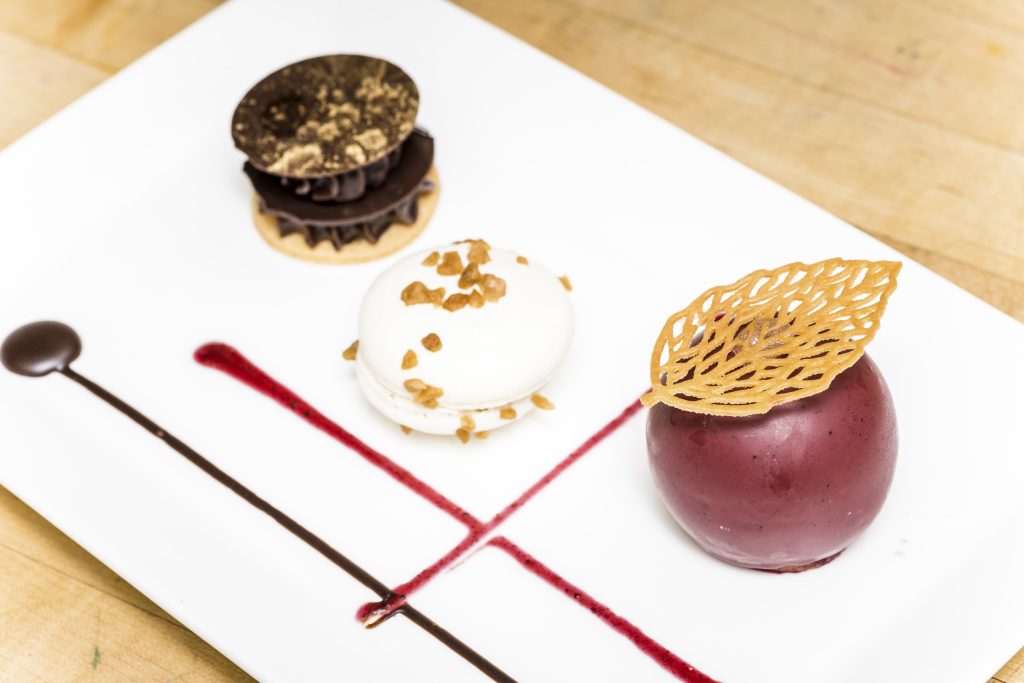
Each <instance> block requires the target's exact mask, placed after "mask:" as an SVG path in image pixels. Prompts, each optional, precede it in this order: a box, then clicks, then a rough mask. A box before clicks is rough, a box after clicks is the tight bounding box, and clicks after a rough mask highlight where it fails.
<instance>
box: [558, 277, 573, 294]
mask: <svg viewBox="0 0 1024 683" xmlns="http://www.w3.org/2000/svg"><path fill="white" fill-rule="evenodd" d="M558 281H559V282H561V283H562V286H563V287H565V290H566V291H567V292H571V291H572V283H571V282H569V276H568V275H563V276H562V277H560V278H558Z"/></svg>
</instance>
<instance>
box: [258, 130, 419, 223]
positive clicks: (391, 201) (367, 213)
mask: <svg viewBox="0 0 1024 683" xmlns="http://www.w3.org/2000/svg"><path fill="white" fill-rule="evenodd" d="M433 162H434V139H433V138H432V137H430V136H429V135H427V134H426V133H425V132H423V131H421V130H416V131H415V132H414V133H413V134H412V135H410V136H409V139H408V140H407V141H406V142H405V145H404V146H403V147H402V156H401V158H400V160H399V162H398V165H397V166H395V168H394V169H392V170H391V172H390V173H388V174H387V176H386V177H385V178H384V182H383V183H381V184H380V185H379V186H378V187H376V188H374V189H372V190H369V191H367V192H366V193H365V194H364V195H363V196H362V197H360V198H359V199H356V200H355V201H351V202H342V203H334V202H314V201H312V200H310V199H307V198H305V197H300V196H297V195H296V194H295V193H294V192H293V191H292V190H291V188H289V187H286V186H285V185H283V184H282V182H281V179H280V178H278V177H276V176H274V175H271V174H269V173H264V172H262V171H260V170H258V169H256V168H253V166H252V165H251V164H246V165H245V173H246V175H248V176H249V179H250V180H251V181H252V186H253V189H254V190H255V191H256V194H258V195H259V196H260V198H261V199H262V200H263V204H264V206H265V207H266V211H267V212H268V213H270V214H273V215H275V216H277V217H279V218H285V219H287V220H288V221H290V222H293V223H302V224H306V225H310V226H324V227H337V226H340V225H344V224H353V223H359V222H363V221H367V220H369V219H373V218H377V217H380V216H383V215H384V214H387V213H388V212H390V211H392V210H393V209H395V207H396V206H397V205H399V204H401V203H402V202H403V201H404V200H407V199H409V198H410V197H412V196H413V195H414V194H416V193H417V192H419V191H420V189H421V186H422V183H423V179H424V178H426V176H427V173H428V172H429V171H430V166H431V164H433Z"/></svg>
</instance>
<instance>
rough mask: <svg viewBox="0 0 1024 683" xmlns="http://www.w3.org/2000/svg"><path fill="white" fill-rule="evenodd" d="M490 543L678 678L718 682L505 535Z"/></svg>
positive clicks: (708, 682) (693, 681)
mask: <svg viewBox="0 0 1024 683" xmlns="http://www.w3.org/2000/svg"><path fill="white" fill-rule="evenodd" d="M488 545H492V546H494V547H495V548H500V549H501V550H504V551H505V552H506V553H508V554H509V555H511V556H512V557H513V559H515V561H516V562H518V563H519V564H521V565H522V566H523V567H524V568H525V569H526V570H527V571H529V572H530V573H531V574H534V575H535V576H537V577H539V578H541V579H543V580H544V581H545V582H547V583H548V584H549V585H550V586H551V587H553V588H556V589H558V590H560V591H562V592H563V593H564V594H565V595H566V596H568V597H569V599H571V600H574V601H575V602H577V603H579V604H580V605H582V606H583V607H584V608H586V609H588V610H590V612H591V613H592V614H593V615H594V616H596V617H597V618H598V619H600V620H601V621H603V622H604V623H606V624H608V626H610V627H612V629H614V630H615V631H617V632H618V633H619V634H621V635H623V636H625V637H626V638H628V639H629V640H630V642H632V643H633V644H634V645H636V646H637V648H639V649H640V651H641V652H643V653H644V654H645V655H647V656H648V657H650V658H651V659H653V660H654V661H656V662H657V663H658V664H660V665H661V666H662V667H663V668H664V669H666V670H667V671H668V672H669V673H671V674H673V675H674V676H675V677H676V678H678V679H680V680H682V681H687V683H715V681H714V679H713V678H711V677H709V676H708V675H707V674H705V673H702V672H701V671H698V670H697V669H695V668H694V667H693V666H692V665H690V664H688V663H687V662H685V661H683V660H682V659H680V658H679V657H677V656H676V655H674V654H673V653H672V652H671V651H670V650H669V649H668V648H666V647H664V646H662V645H659V644H658V643H657V641H655V640H654V639H653V638H651V637H650V636H648V635H647V634H646V633H644V632H643V631H641V630H640V629H639V628H637V627H636V626H634V625H633V624H631V623H629V622H628V621H626V620H625V619H623V618H622V617H620V616H619V615H618V614H616V613H615V612H613V611H612V610H611V608H609V607H608V606H606V605H605V604H604V603H602V602H599V601H598V600H597V599H595V598H594V597H593V596H591V595H590V594H588V593H586V592H585V591H583V590H582V589H581V588H579V587H577V586H576V585H574V584H572V583H570V582H569V581H567V580H566V579H564V578H562V577H561V576H559V575H558V574H556V573H555V572H554V571H553V570H551V569H550V568H548V567H547V566H546V565H545V564H544V563H543V562H541V561H540V560H538V559H537V558H535V557H534V556H533V555H530V554H529V553H528V552H526V551H525V550H523V549H522V548H520V547H519V546H517V545H516V544H515V543H513V542H512V541H510V540H508V539H507V538H505V537H504V536H495V537H494V538H492V539H491V540H490V541H488Z"/></svg>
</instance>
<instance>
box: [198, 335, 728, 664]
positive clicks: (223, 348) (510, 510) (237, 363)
mask: <svg viewBox="0 0 1024 683" xmlns="http://www.w3.org/2000/svg"><path fill="white" fill-rule="evenodd" d="M195 359H196V361H197V362H198V363H200V364H201V365H205V366H207V367H211V368H214V369H216V370H220V371H221V372H224V373H225V374H227V375H230V376H231V377H234V378H235V379H237V380H238V381H240V382H242V383H243V384H246V385H248V386H250V387H252V388H253V389H255V390H256V391H258V392H260V393H262V394H264V395H265V396H267V397H269V398H271V399H273V400H274V401H276V402H277V403H278V404H280V405H282V406H284V407H285V408H288V409H289V410H291V411H292V412H294V413H295V414H297V415H298V416H300V417H301V418H302V419H304V420H305V421H306V422H308V423H309V424H310V425H312V426H313V427H316V428H317V429H319V430H320V431H322V432H324V433H326V434H328V435H329V436H331V437H332V438H334V439H335V440H337V441H339V442H340V443H342V444H343V445H344V446H346V447H347V448H349V449H350V450H352V451H354V452H355V453H357V454H359V455H360V456H362V458H363V459H364V460H366V461H367V462H369V463H370V464H372V465H374V466H375V467H377V468H379V469H381V470H383V471H384V472H386V473H387V474H388V475H390V476H391V478H392V479H394V480H395V481H397V482H398V483H400V484H402V485H403V486H405V487H406V488H408V489H409V490H410V491H412V492H413V493H415V494H417V495H418V496H420V497H421V498H423V499H424V500H426V501H428V502H429V503H431V504H432V505H434V506H435V507H437V508H438V509H440V510H443V511H444V512H446V513H447V514H448V515H449V516H450V517H452V518H453V519H455V520H456V521H458V522H460V523H462V524H464V525H465V526H466V527H467V528H468V529H469V533H468V534H467V535H466V537H465V538H464V539H463V540H462V541H461V542H460V543H459V544H458V545H456V546H455V547H454V548H452V549H451V550H450V551H448V553H446V554H445V555H444V556H443V557H441V558H440V559H438V560H437V561H436V562H435V563H434V564H432V565H430V566H429V567H427V568H426V569H424V570H423V571H421V572H420V573H419V574H417V575H416V576H415V577H414V578H413V579H412V580H410V581H408V582H406V583H404V584H402V585H400V586H397V587H396V588H395V591H394V593H395V595H394V597H392V598H391V599H389V600H385V601H382V602H376V603H369V604H366V605H363V606H362V607H361V608H360V609H359V611H358V612H357V617H358V618H359V619H360V620H363V621H366V620H368V619H370V618H376V619H378V620H379V621H378V623H380V621H383V620H384V619H387V618H388V617H390V616H391V615H392V614H393V613H394V611H395V610H397V609H398V608H400V607H401V606H402V605H403V604H404V603H405V601H406V598H407V596H408V595H409V594H410V593H412V592H414V591H416V590H418V589H420V588H422V587H423V586H425V585H426V584H427V583H429V582H430V580H431V579H433V578H434V577H435V576H437V575H438V574H439V573H441V572H442V571H444V570H445V569H447V568H448V567H450V566H451V565H452V564H453V563H455V562H457V561H458V560H459V558H461V557H462V556H464V555H465V554H466V553H467V552H469V551H470V550H471V549H472V548H473V547H474V546H475V545H477V544H478V543H479V542H480V541H482V540H483V538H484V537H485V536H486V535H487V534H489V533H490V532H492V531H494V530H495V529H496V528H497V527H498V526H500V525H501V524H502V523H503V522H504V521H505V520H507V519H508V518H509V517H510V516H512V515H513V514H514V513H515V512H516V511H517V510H519V509H520V508H522V507H523V506H524V505H525V504H526V503H527V502H528V501H529V500H530V499H531V498H533V497H534V496H535V495H537V494H538V493H539V492H540V491H542V490H543V489H544V488H545V487H546V486H547V485H548V484H550V483H551V482H552V481H554V480H555V478H557V477H558V476H559V475H560V474H562V473H563V472H564V471H565V470H567V469H568V468H569V467H570V466H571V465H572V464H573V463H575V462H576V461H577V460H579V459H580V458H582V457H583V456H584V455H586V454H587V453H588V452H589V451H590V450H591V449H593V448H594V446H596V445H597V444H599V443H601V441H603V440H604V439H605V438H607V437H608V436H609V435H611V434H612V433H613V432H614V431H615V430H617V429H618V428H619V427H621V426H622V425H623V424H624V423H625V422H626V421H627V420H629V418H630V417H632V416H633V415H634V414H636V413H637V411H639V410H640V407H641V406H640V401H633V402H632V403H630V405H629V406H627V407H626V408H625V409H624V410H623V411H622V412H621V413H620V414H619V415H617V416H616V417H615V418H613V419H612V420H611V421H610V422H609V423H608V424H606V425H605V426H604V427H602V428H601V429H600V430H599V431H598V432H597V433H596V434H594V435H593V436H591V437H590V438H589V439H587V440H586V441H584V442H583V444H582V445H581V446H580V447H579V448H577V449H576V450H575V451H573V452H572V453H570V454H569V455H568V456H566V457H565V458H564V459H563V460H562V461H561V462H559V463H558V464H557V465H555V466H554V467H553V468H552V469H551V470H550V471H548V473H547V474H545V475H544V476H543V477H541V478H540V479H539V480H537V482H536V483H535V484H533V485H532V486H531V487H530V488H528V489H527V490H526V491H524V492H523V493H522V494H521V495H520V496H519V497H518V498H516V499H515V500H514V501H512V502H511V503H509V504H508V505H507V506H506V507H505V508H504V509H502V510H501V511H500V512H499V513H498V514H497V515H495V516H494V517H493V518H492V519H491V520H490V521H488V522H486V523H484V522H481V521H480V520H479V519H477V518H476V517H474V516H473V515H472V514H470V513H469V512H468V511H466V510H464V509H463V508H461V507H460V506H458V505H456V504H455V503H454V502H452V501H451V500H449V499H448V498H447V497H446V496H445V495H444V494H442V493H441V492H440V491H438V490H437V489H435V488H433V487H432V486H430V485H429V484H427V483H426V482H424V481H423V480H422V479H419V478H418V477H416V475H414V474H413V473H412V472H410V471H409V470H407V469H405V468H404V467H402V466H401V465H399V464H398V463H396V462H395V461H394V460H391V459H390V458H389V457H387V456H386V455H384V454H383V453H381V452H380V451H377V450H374V449H373V448H371V447H370V446H368V445H367V444H366V443H365V442H363V441H362V440H360V439H359V438H357V437H355V436H354V435H353V434H351V433H350V432H349V431H347V430H346V429H344V428H343V427H342V426H341V425H339V424H337V423H336V422H333V421H332V420H330V419H329V418H328V417H327V416H325V415H324V414H322V413H321V412H319V411H318V410H316V409H315V408H313V406H311V405H309V404H308V403H306V402H305V401H304V400H302V398H300V397H299V396H298V395H297V394H295V393H294V392H292V391H291V390H290V389H288V388H287V387H286V386H284V385H283V384H281V383H280V382H278V381H277V380H275V379H274V378H272V377H271V376H270V375H268V374H266V373H265V372H263V370H261V369H260V368H258V367H256V366H255V365H254V364H253V363H252V362H250V361H249V359H247V358H246V357H245V356H243V355H242V354H241V353H239V352H238V351H237V350H235V349H234V348H232V347H230V346H228V345H227V344H221V343H212V344H206V345H204V346H201V347H199V349H197V350H196V352H195ZM488 544H489V545H491V546H493V547H495V548H498V549H500V550H502V551H504V552H506V553H508V554H509V555H511V556H512V557H513V558H514V559H515V560H516V561H517V562H519V564H520V565H522V566H523V567H524V568H526V569H527V570H528V571H530V572H531V573H533V574H534V575H536V576H538V577H539V578H541V579H543V580H544V581H546V582H547V583H548V584H550V585H551V586H553V587H555V588H557V589H559V590H561V591H562V592H564V593H565V594H566V595H568V596H569V597H570V598H572V599H573V600H575V601H576V602H578V603H579V604H581V605H582V606H584V607H586V608H587V609H589V610H590V611H591V612H592V613H593V614H594V615H595V616H597V617H598V618H599V619H601V620H602V621H604V622H605V623H606V624H608V625H609V626H610V627H611V628H613V629H614V630H615V631H616V632H618V633H620V634H622V635H623V636H625V637H626V638H628V639H629V640H630V641H631V642H632V643H633V644H634V645H636V647H637V648H639V649H640V651H641V652H643V653H644V654H646V655H647V656H648V657H650V658H651V659H653V660H654V661H656V662H657V663H658V664H660V665H661V666H662V667H663V668H665V669H666V670H667V671H668V672H669V673H671V674H673V675H674V676H675V677H676V678H678V679H679V680H682V681H685V682H686V683H713V679H711V678H709V677H708V676H706V675H705V674H703V673H701V672H700V671H698V670H697V669H695V668H694V667H692V666H690V665H689V664H687V663H686V662H685V661H683V660H682V659H680V658H679V657H677V656H676V655H674V654H672V652H670V651H669V650H668V649H666V648H665V647H663V646H661V645H659V644H658V643H657V642H655V641H654V640H652V639H651V638H650V637H649V636H647V635H645V634H644V633H643V631H641V630H640V629H639V628H637V627H636V626H634V625H632V624H631V623H629V622H628V621H626V620H625V619H623V618H622V617H620V616H619V615H617V614H615V613H614V612H612V611H611V609H609V608H608V607H606V606H605V605H603V604H602V603H600V602H598V601H597V600H595V599H594V598H593V597H591V596H590V595H588V594H586V593H584V592H583V591H582V590H580V589H578V588H576V587H575V586H574V585H573V584H571V583H569V582H568V581H566V580H565V579H564V578H562V577H561V576H559V575H558V574H556V573H555V572H553V571H552V570H551V569H548V568H547V567H546V566H545V565H544V564H542V563H541V562H540V561H538V560H537V559H536V558H534V557H532V556H531V555H529V554H527V553H526V551H524V550H522V549H521V548H519V547H518V546H517V545H515V544H514V543H512V541H510V540H508V539H507V538H505V537H503V536H498V537H495V538H492V539H491V540H490V541H488Z"/></svg>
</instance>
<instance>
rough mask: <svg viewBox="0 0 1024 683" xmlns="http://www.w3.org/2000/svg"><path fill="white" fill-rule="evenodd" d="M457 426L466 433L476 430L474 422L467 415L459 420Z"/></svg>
mask: <svg viewBox="0 0 1024 683" xmlns="http://www.w3.org/2000/svg"><path fill="white" fill-rule="evenodd" d="M459 425H460V426H461V427H462V428H463V429H465V430H466V431H467V432H472V431H474V430H475V429H476V421H475V420H474V419H473V418H472V417H471V416H469V415H463V416H462V417H461V418H459Z"/></svg>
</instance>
